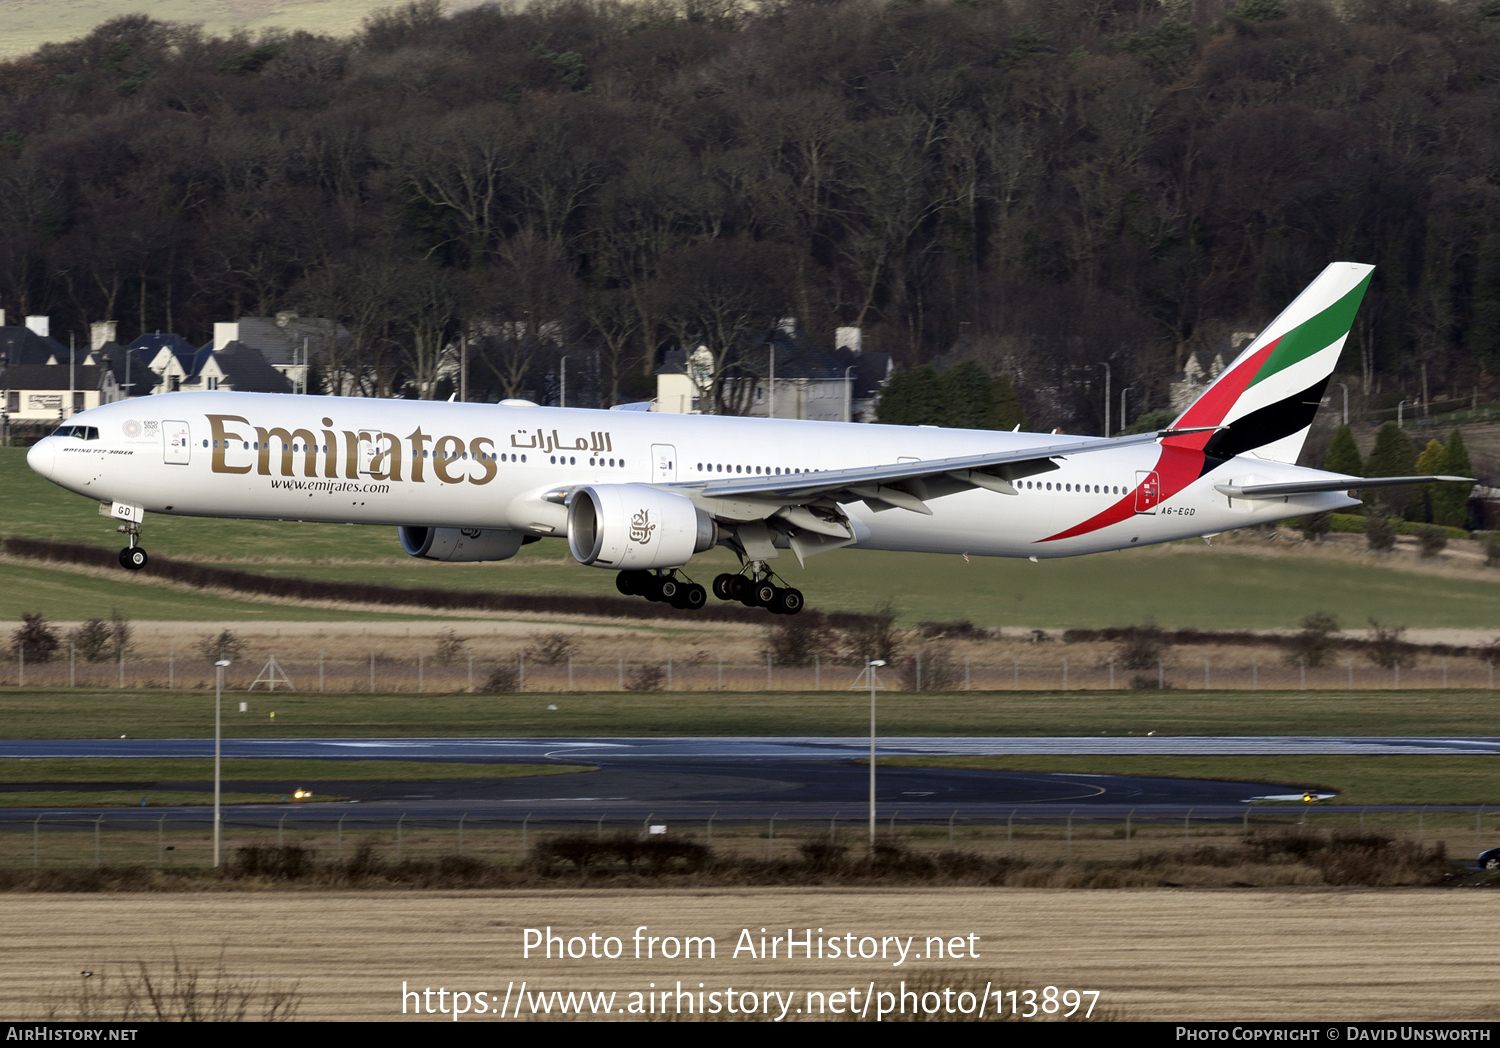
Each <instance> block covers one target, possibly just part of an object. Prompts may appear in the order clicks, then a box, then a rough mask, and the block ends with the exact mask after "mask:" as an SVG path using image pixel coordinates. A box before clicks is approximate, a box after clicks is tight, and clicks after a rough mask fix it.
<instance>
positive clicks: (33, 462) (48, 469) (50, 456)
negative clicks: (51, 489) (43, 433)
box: [26, 437, 57, 480]
mask: <svg viewBox="0 0 1500 1048" xmlns="http://www.w3.org/2000/svg"><path fill="white" fill-rule="evenodd" d="M56 445H57V442H56V441H55V440H53V439H52V438H51V437H43V438H42V439H41V440H39V441H37V442H36V443H35V444H33V445H31V450H30V451H28V452H26V464H27V465H28V466H30V467H31V468H32V470H34V471H35V472H37V473H40V474H41V475H42V476H44V477H46V478H47V479H49V480H50V479H52V467H53V466H54V465H55V464H56V462H57V452H56Z"/></svg>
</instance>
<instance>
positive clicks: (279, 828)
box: [276, 812, 286, 851]
mask: <svg viewBox="0 0 1500 1048" xmlns="http://www.w3.org/2000/svg"><path fill="white" fill-rule="evenodd" d="M285 829H286V812H282V813H281V819H280V820H279V821H278V822H277V823H276V850H277V851H280V850H281V836H282V831H283V830H285Z"/></svg>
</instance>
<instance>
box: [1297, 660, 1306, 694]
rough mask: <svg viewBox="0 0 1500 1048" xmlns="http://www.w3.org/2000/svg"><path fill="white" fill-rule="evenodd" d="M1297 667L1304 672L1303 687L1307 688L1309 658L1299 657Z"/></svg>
mask: <svg viewBox="0 0 1500 1048" xmlns="http://www.w3.org/2000/svg"><path fill="white" fill-rule="evenodd" d="M1297 668H1298V669H1299V670H1300V671H1301V673H1302V687H1303V688H1304V689H1306V687H1307V660H1306V659H1298V660H1297Z"/></svg>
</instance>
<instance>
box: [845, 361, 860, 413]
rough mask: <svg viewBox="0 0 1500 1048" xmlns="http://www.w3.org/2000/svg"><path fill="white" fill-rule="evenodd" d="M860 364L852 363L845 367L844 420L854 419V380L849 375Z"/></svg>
mask: <svg viewBox="0 0 1500 1048" xmlns="http://www.w3.org/2000/svg"><path fill="white" fill-rule="evenodd" d="M858 366H859V365H857V364H850V365H849V366H848V367H846V368H845V369H844V421H845V422H853V421H854V380H853V379H852V378H850V377H849V372H851V371H853V370H854V369H855V368H856V367H858Z"/></svg>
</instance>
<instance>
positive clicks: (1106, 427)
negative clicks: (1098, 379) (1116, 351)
mask: <svg viewBox="0 0 1500 1048" xmlns="http://www.w3.org/2000/svg"><path fill="white" fill-rule="evenodd" d="M1099 366H1100V367H1102V368H1103V369H1104V435H1105V436H1106V437H1107V436H1109V400H1110V397H1109V376H1110V371H1109V365H1108V364H1100V365H1099ZM1122 425H1123V423H1122Z"/></svg>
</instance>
